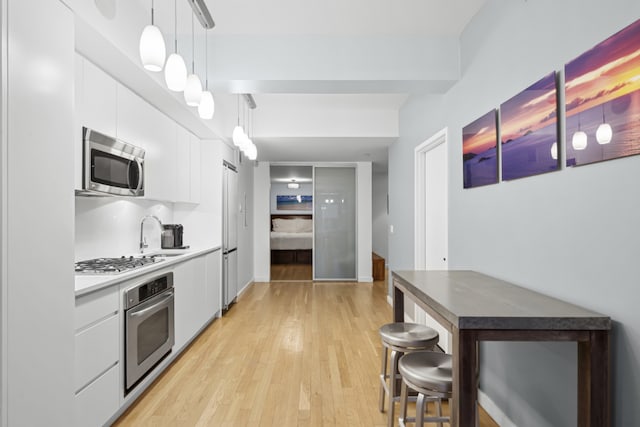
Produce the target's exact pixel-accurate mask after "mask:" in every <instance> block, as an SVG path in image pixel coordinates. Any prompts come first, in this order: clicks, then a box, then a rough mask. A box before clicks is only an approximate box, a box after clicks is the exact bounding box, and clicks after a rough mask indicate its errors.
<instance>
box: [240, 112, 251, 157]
mask: <svg viewBox="0 0 640 427" xmlns="http://www.w3.org/2000/svg"><path fill="white" fill-rule="evenodd" d="M245 107H246V103H243V104H242V113H243V116H242V118H243V124H244V127H246V128H247V129H249V128H248V127H247V123H246V122H247V116H248V114H246V113H245V109H246V108H245ZM249 145H251V140H250V139H249V135H247V132H245V131H244V130H243V131H242V136H241V137H240V150H241V151H242V152H243V153H244V154H245V156H246V155H247V148H249Z"/></svg>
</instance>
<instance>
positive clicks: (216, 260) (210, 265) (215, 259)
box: [204, 249, 222, 321]
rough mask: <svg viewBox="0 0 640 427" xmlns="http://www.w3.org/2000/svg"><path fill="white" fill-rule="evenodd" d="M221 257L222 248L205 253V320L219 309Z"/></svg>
mask: <svg viewBox="0 0 640 427" xmlns="http://www.w3.org/2000/svg"><path fill="white" fill-rule="evenodd" d="M221 257H222V250H221V249H218V250H217V251H214V252H210V253H208V254H206V255H205V257H204V262H205V266H206V281H205V307H204V315H205V321H207V320H209V319H211V318H212V317H213V316H214V315H215V314H216V313H218V312H219V311H220V310H221V308H222V307H221V305H220V301H221V300H222V288H221V283H222V276H221V269H220V265H221V262H222V260H221Z"/></svg>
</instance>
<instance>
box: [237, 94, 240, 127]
mask: <svg viewBox="0 0 640 427" xmlns="http://www.w3.org/2000/svg"><path fill="white" fill-rule="evenodd" d="M236 107H237V108H238V115H237V116H236V117H237V118H238V126H240V94H238V95H236Z"/></svg>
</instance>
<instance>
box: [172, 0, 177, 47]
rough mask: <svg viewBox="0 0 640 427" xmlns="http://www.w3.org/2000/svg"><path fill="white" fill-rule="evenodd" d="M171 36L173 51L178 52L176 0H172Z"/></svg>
mask: <svg viewBox="0 0 640 427" xmlns="http://www.w3.org/2000/svg"><path fill="white" fill-rule="evenodd" d="M173 36H174V46H175V50H176V52H175V53H178V0H173Z"/></svg>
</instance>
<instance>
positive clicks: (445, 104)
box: [389, 0, 640, 427]
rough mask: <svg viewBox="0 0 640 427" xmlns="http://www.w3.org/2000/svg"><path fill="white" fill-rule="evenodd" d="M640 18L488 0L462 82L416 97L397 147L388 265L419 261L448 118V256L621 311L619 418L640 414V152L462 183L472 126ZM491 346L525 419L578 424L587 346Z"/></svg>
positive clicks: (505, 393)
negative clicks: (421, 151) (427, 154)
mask: <svg viewBox="0 0 640 427" xmlns="http://www.w3.org/2000/svg"><path fill="white" fill-rule="evenodd" d="M638 17H640V2H638V1H637V0H609V1H606V2H604V1H598V0H588V1H586V0H582V1H578V0H571V1H569V0H562V1H557V0H556V1H553V0H537V1H528V2H522V1H519V2H514V1H510V0H500V1H494V0H489V1H488V3H487V5H486V6H485V7H484V8H483V9H482V10H481V11H480V12H479V13H478V15H476V17H475V18H474V19H473V21H472V22H471V24H470V25H469V26H468V27H467V29H466V30H465V32H464V34H463V35H462V38H461V43H460V48H461V58H462V70H461V79H460V81H459V83H458V84H456V86H454V88H452V89H451V90H450V91H449V92H448V93H447V94H445V95H443V96H420V97H413V98H411V99H410V100H409V101H408V102H407V104H406V105H405V106H404V108H403V110H402V112H401V118H400V134H401V136H400V138H399V141H398V142H397V143H396V144H394V145H393V146H392V147H391V148H390V152H389V184H390V196H391V200H390V201H391V211H390V224H393V225H394V227H395V233H394V234H392V235H390V242H389V248H390V268H391V269H402V268H412V267H413V209H414V206H413V196H412V194H413V167H412V165H413V149H414V147H415V146H416V145H418V144H419V143H420V142H422V141H424V140H425V139H427V138H428V137H430V136H431V135H433V134H434V133H435V132H437V131H438V130H440V129H442V128H443V127H448V129H449V147H448V149H449V188H450V190H449V215H450V218H449V251H450V253H449V265H450V267H451V268H452V269H463V268H464V269H473V270H477V271H481V272H484V273H487V274H490V275H493V276H496V277H499V278H502V279H506V280H509V281H512V282H514V283H517V284H519V285H522V286H525V287H528V288H531V289H534V290H536V291H539V292H542V293H545V294H548V295H552V296H555V297H558V298H561V299H564V300H566V301H570V302H573V303H576V304H579V305H582V306H585V307H587V308H590V309H593V310H596V311H599V312H602V313H605V314H607V315H609V316H611V317H612V319H613V320H614V324H615V326H614V333H613V339H612V360H613V362H612V363H613V366H612V374H613V378H612V391H613V399H612V410H613V418H614V420H613V421H614V425H616V426H620V427H622V426H631V425H640V411H638V409H637V402H638V401H640V367H639V364H638V354H640V331H639V330H638V327H639V326H640V315H638V309H637V303H638V301H640V291H639V290H638V289H639V288H638V286H637V284H638V277H639V274H640V269H639V268H638V266H637V265H638V261H637V259H638V256H639V255H640V227H639V226H638V224H637V219H638V218H639V217H640V190H639V189H638V182H640V157H638V156H636V157H630V158H625V159H618V160H613V161H608V162H603V163H600V164H594V165H588V166H584V167H580V168H568V169H567V168H564V167H563V169H562V170H561V171H559V172H555V173H550V174H546V175H540V176H536V177H529V178H525V179H520V180H516V181H511V182H503V183H500V184H498V185H491V186H487V187H482V188H476V189H471V190H463V189H462V167H461V158H462V132H461V128H462V127H463V126H464V125H466V124H468V123H470V122H471V121H473V120H475V119H476V118H478V117H480V116H481V115H482V114H484V113H486V112H487V111H489V110H490V109H492V108H495V107H498V106H499V105H500V103H501V102H504V101H506V100H507V99H509V98H510V97H511V96H513V95H515V94H516V93H518V92H519V91H521V90H522V89H524V88H525V87H527V86H528V85H530V84H531V83H533V82H535V81H537V80H538V79H540V78H541V77H543V76H544V75H546V74H547V73H549V72H550V71H553V70H559V71H561V70H563V66H564V63H565V62H567V61H569V60H571V59H573V58H574V57H576V56H577V55H579V54H581V53H582V52H584V51H585V50H587V49H589V48H590V47H592V46H593V45H595V44H596V43H598V42H600V41H602V40H603V39H605V38H607V37H609V36H610V35H612V34H613V33H615V32H617V31H618V30H620V29H622V28H623V27H625V26H626V25H628V24H630V23H631V22H633V21H634V20H635V19H637V18H638ZM563 120H564V113H563V112H562V113H561V122H563ZM561 142H562V143H564V137H562V138H561ZM481 352H482V358H483V363H482V366H481V388H482V390H483V391H484V392H485V393H487V395H488V396H489V397H490V398H491V399H492V400H493V401H494V402H495V403H496V404H497V405H498V406H499V407H500V409H501V410H502V411H503V412H504V413H505V414H506V415H507V416H508V417H509V418H510V419H511V420H512V421H513V422H514V423H515V424H517V425H520V426H575V425H576V416H575V410H574V409H573V408H575V404H576V397H575V395H576V384H575V381H576V369H577V366H576V362H575V358H576V346H575V344H535V343H528V344H524V343H508V344H498V343H489V344H486V345H483V346H482V348H481Z"/></svg>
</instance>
